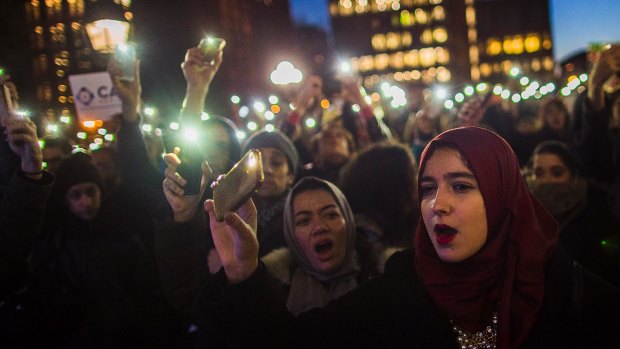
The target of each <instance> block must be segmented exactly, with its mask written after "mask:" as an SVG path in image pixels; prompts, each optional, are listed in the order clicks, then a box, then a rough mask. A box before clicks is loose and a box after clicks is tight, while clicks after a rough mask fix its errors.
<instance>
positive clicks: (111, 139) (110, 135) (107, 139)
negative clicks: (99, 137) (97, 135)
mask: <svg viewBox="0 0 620 349" xmlns="http://www.w3.org/2000/svg"><path fill="white" fill-rule="evenodd" d="M103 138H104V139H105V140H106V141H108V142H114V135H113V134H111V133H108V134H107V135H105V136H103Z"/></svg>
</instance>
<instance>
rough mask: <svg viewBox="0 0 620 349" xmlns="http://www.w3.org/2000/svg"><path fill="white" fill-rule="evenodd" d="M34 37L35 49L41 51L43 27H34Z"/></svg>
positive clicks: (43, 38)
mask: <svg viewBox="0 0 620 349" xmlns="http://www.w3.org/2000/svg"><path fill="white" fill-rule="evenodd" d="M34 33H35V34H34V37H35V43H36V46H37V48H39V49H43V48H45V37H44V36H43V27H41V26H36V27H35V28H34Z"/></svg>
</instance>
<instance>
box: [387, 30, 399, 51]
mask: <svg viewBox="0 0 620 349" xmlns="http://www.w3.org/2000/svg"><path fill="white" fill-rule="evenodd" d="M385 43H386V46H387V48H388V49H390V50H395V49H397V48H399V47H400V37H399V35H398V34H396V33H387V35H386V36H385Z"/></svg>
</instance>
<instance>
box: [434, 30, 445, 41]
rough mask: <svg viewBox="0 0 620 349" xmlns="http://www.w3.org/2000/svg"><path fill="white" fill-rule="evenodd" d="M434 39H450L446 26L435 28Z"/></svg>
mask: <svg viewBox="0 0 620 349" xmlns="http://www.w3.org/2000/svg"><path fill="white" fill-rule="evenodd" d="M433 39H434V40H435V41H437V42H439V43H444V42H446V41H447V40H448V32H447V31H446V29H445V28H436V29H435V30H433Z"/></svg>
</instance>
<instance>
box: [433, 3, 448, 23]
mask: <svg viewBox="0 0 620 349" xmlns="http://www.w3.org/2000/svg"><path fill="white" fill-rule="evenodd" d="M431 18H432V19H433V20H434V21H443V20H445V19H446V11H445V10H444V9H443V6H435V8H433V12H432V13H431Z"/></svg>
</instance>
